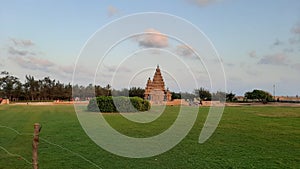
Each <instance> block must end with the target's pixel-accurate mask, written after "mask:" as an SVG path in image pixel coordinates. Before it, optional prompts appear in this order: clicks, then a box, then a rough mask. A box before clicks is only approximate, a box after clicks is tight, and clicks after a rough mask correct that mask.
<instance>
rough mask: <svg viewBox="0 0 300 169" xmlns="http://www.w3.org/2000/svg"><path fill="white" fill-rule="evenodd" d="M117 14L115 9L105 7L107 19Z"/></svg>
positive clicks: (117, 11)
mask: <svg viewBox="0 0 300 169" xmlns="http://www.w3.org/2000/svg"><path fill="white" fill-rule="evenodd" d="M118 13H119V10H118V9H117V8H116V7H114V6H111V5H110V6H108V7H107V15H108V16H109V17H111V16H114V15H116V14H118Z"/></svg>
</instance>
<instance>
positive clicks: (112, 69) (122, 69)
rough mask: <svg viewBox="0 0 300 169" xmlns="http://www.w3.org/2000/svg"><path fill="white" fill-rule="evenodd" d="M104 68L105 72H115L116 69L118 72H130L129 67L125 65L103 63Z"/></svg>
mask: <svg viewBox="0 0 300 169" xmlns="http://www.w3.org/2000/svg"><path fill="white" fill-rule="evenodd" d="M104 68H105V69H106V70H107V72H116V71H118V72H119V73H122V72H126V73H128V72H131V69H129V68H128V67H125V66H120V67H117V66H115V65H110V66H107V65H105V66H104Z"/></svg>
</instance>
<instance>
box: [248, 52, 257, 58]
mask: <svg viewBox="0 0 300 169" xmlns="http://www.w3.org/2000/svg"><path fill="white" fill-rule="evenodd" d="M248 55H249V56H250V57H251V58H257V55H256V51H255V50H252V51H251V52H249V53H248Z"/></svg>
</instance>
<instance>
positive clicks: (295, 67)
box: [291, 63, 300, 71]
mask: <svg viewBox="0 0 300 169" xmlns="http://www.w3.org/2000/svg"><path fill="white" fill-rule="evenodd" d="M291 67H292V68H293V69H296V70H299V71H300V63H296V64H293V65H291Z"/></svg>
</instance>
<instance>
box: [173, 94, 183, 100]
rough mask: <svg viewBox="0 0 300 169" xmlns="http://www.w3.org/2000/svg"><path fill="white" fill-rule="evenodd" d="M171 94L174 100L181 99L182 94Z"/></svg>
mask: <svg viewBox="0 0 300 169" xmlns="http://www.w3.org/2000/svg"><path fill="white" fill-rule="evenodd" d="M171 94H172V100H174V99H181V94H180V93H175V92H172V93H171Z"/></svg>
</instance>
